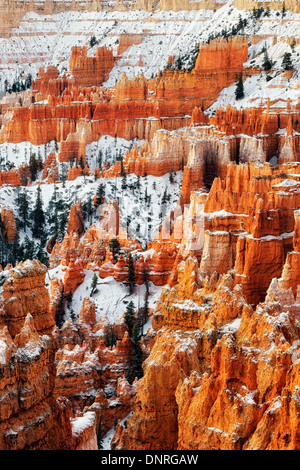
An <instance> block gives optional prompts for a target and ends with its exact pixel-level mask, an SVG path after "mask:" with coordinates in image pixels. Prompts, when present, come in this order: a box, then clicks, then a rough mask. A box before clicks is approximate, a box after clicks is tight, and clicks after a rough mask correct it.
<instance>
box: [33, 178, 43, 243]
mask: <svg viewBox="0 0 300 470" xmlns="http://www.w3.org/2000/svg"><path fill="white" fill-rule="evenodd" d="M41 192H42V191H41V187H40V186H38V188H37V196H36V201H35V205H34V209H33V211H32V218H33V236H34V237H35V238H40V239H41V238H42V237H43V236H44V224H45V214H44V210H43V201H42V195H41Z"/></svg>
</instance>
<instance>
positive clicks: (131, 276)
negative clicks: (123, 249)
mask: <svg viewBox="0 0 300 470" xmlns="http://www.w3.org/2000/svg"><path fill="white" fill-rule="evenodd" d="M127 278H128V286H129V294H130V295H131V294H132V293H133V291H134V286H135V272H134V261H133V258H132V255H131V253H129V255H128V257H127Z"/></svg>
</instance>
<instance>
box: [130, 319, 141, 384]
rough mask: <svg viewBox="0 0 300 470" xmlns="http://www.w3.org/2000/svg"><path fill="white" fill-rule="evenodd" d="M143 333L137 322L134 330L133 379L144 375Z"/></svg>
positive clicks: (131, 369) (131, 370) (131, 371)
mask: <svg viewBox="0 0 300 470" xmlns="http://www.w3.org/2000/svg"><path fill="white" fill-rule="evenodd" d="M140 342H141V335H140V333H139V327H138V324H137V323H135V325H134V327H133V332H132V366H131V368H130V373H131V380H134V379H135V378H137V379H140V378H142V377H143V367H142V364H143V351H142V349H141V344H140Z"/></svg>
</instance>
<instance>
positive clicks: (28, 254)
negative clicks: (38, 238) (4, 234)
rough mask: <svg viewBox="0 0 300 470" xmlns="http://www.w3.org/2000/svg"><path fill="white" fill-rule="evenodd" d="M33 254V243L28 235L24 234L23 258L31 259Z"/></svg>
mask: <svg viewBox="0 0 300 470" xmlns="http://www.w3.org/2000/svg"><path fill="white" fill-rule="evenodd" d="M33 254H34V243H32V240H31V239H30V238H29V237H28V235H26V236H25V239H24V257H23V259H32V258H33Z"/></svg>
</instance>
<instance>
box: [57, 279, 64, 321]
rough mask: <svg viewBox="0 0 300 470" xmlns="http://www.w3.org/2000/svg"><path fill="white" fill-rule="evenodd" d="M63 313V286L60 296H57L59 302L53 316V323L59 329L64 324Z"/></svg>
mask: <svg viewBox="0 0 300 470" xmlns="http://www.w3.org/2000/svg"><path fill="white" fill-rule="evenodd" d="M64 315H65V308H64V287H63V288H62V291H61V294H60V297H59V302H58V306H57V309H56V316H55V323H56V325H57V327H58V328H59V329H61V327H62V326H63V324H64Z"/></svg>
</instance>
